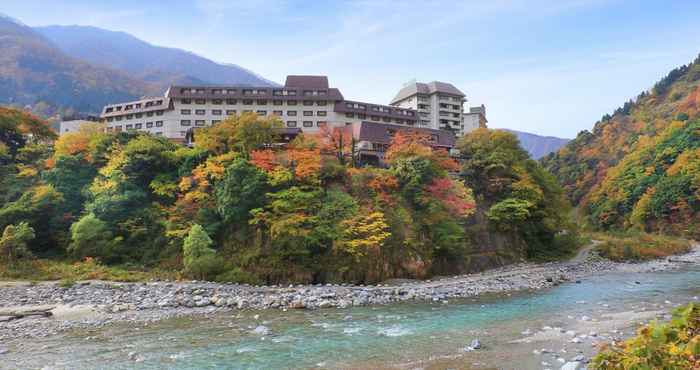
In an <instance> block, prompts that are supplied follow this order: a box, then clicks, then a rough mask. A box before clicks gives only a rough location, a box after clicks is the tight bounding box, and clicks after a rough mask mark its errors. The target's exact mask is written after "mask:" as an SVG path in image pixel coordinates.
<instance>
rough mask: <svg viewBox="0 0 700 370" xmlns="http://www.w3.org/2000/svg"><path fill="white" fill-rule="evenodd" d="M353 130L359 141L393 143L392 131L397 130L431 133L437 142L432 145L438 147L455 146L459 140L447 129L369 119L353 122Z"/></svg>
mask: <svg viewBox="0 0 700 370" xmlns="http://www.w3.org/2000/svg"><path fill="white" fill-rule="evenodd" d="M352 130H353V136H354V137H355V139H357V140H358V141H369V142H372V143H377V144H391V140H392V137H393V134H392V132H396V131H405V132H417V133H421V134H427V135H430V136H431V137H433V138H434V139H435V142H434V143H431V145H433V146H436V147H444V148H453V147H454V146H455V142H456V141H457V138H456V137H455V135H454V133H452V132H451V131H447V130H435V129H430V128H417V127H406V126H401V125H393V124H388V123H376V122H369V121H362V122H359V123H355V124H353V127H352Z"/></svg>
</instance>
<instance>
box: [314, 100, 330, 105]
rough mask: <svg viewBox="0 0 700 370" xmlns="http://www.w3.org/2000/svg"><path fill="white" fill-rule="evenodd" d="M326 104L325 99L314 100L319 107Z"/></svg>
mask: <svg viewBox="0 0 700 370" xmlns="http://www.w3.org/2000/svg"><path fill="white" fill-rule="evenodd" d="M326 104H328V102H327V101H325V100H319V101H317V102H316V105H318V106H319V107H323V106H325V105H326Z"/></svg>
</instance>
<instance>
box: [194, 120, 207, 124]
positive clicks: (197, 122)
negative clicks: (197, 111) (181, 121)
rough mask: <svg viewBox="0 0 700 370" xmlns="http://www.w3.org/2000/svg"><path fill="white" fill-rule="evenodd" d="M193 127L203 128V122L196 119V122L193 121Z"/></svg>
mask: <svg viewBox="0 0 700 370" xmlns="http://www.w3.org/2000/svg"><path fill="white" fill-rule="evenodd" d="M194 125H195V126H204V125H205V123H204V120H199V119H198V120H196V121H194Z"/></svg>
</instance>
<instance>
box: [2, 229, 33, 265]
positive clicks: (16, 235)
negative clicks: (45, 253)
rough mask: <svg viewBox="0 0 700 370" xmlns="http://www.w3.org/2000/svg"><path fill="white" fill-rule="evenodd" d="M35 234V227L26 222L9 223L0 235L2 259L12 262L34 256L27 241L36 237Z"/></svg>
mask: <svg viewBox="0 0 700 370" xmlns="http://www.w3.org/2000/svg"><path fill="white" fill-rule="evenodd" d="M34 236H35V235H34V229H32V228H31V227H30V226H29V224H28V223H26V222H20V223H19V224H17V225H7V226H6V227H5V230H4V231H3V233H2V237H0V259H1V260H2V261H4V262H10V263H12V262H15V260H17V259H18V258H27V257H32V252H30V251H29V248H28V247H27V243H28V242H29V241H31V240H32V239H34Z"/></svg>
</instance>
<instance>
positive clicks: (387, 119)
mask: <svg viewBox="0 0 700 370" xmlns="http://www.w3.org/2000/svg"><path fill="white" fill-rule="evenodd" d="M382 121H384V122H391V118H389V117H384V118H382Z"/></svg>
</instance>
